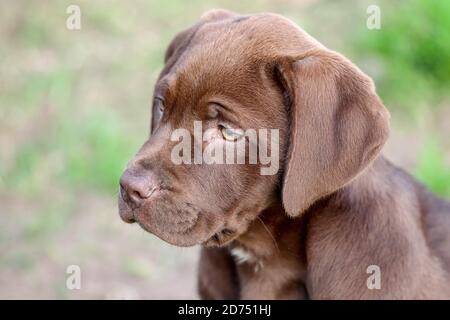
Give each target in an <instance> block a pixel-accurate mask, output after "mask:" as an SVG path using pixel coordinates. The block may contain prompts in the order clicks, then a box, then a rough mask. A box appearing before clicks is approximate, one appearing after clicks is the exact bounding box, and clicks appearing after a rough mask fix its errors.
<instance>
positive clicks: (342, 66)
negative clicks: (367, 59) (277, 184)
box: [277, 49, 389, 216]
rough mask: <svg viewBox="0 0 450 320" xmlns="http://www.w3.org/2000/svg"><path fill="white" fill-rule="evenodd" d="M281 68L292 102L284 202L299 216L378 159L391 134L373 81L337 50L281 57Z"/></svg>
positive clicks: (279, 71) (320, 50) (279, 68)
mask: <svg viewBox="0 0 450 320" xmlns="http://www.w3.org/2000/svg"><path fill="white" fill-rule="evenodd" d="M277 72H278V75H279V76H280V77H281V78H282V79H281V82H282V84H283V86H284V87H285V90H287V94H288V95H289V98H290V100H291V106H290V110H289V112H290V113H291V114H290V121H291V124H290V130H291V132H290V143H289V149H288V154H287V159H286V161H287V162H286V164H285V172H284V177H283V188H282V200H283V205H284V208H285V210H286V212H287V213H288V214H289V215H290V216H297V215H299V214H301V213H302V212H304V211H305V210H307V209H308V208H309V207H310V206H311V205H312V204H313V203H314V202H315V201H317V200H319V199H320V198H322V197H324V196H326V195H329V194H331V193H333V192H334V191H336V190H338V189H340V188H341V187H343V186H344V185H345V184H347V183H348V182H350V181H351V180H352V179H353V178H355V177H356V176H357V175H358V173H360V172H361V171H362V170H363V169H364V168H366V167H367V166H368V165H369V164H370V163H371V162H372V161H373V160H374V158H375V157H376V156H377V155H378V153H379V151H380V149H381V147H382V146H383V144H384V143H385V141H386V139H387V137H388V135H389V113H388V111H387V110H386V109H385V107H384V106H383V104H382V102H381V101H380V99H379V98H378V96H377V95H376V93H375V88H374V85H373V82H372V81H371V79H370V78H369V77H367V76H366V75H365V74H363V73H362V72H361V71H360V70H359V69H358V68H357V67H356V66H354V65H353V64H352V63H351V62H350V61H348V60H347V59H345V58H344V57H343V56H341V55H339V54H337V53H335V52H331V51H325V50H324V49H317V50H313V51H310V52H307V53H305V54H304V55H302V56H300V57H289V58H283V59H281V60H280V61H279V63H278V64H277Z"/></svg>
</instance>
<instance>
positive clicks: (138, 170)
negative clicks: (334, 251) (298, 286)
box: [119, 10, 388, 246]
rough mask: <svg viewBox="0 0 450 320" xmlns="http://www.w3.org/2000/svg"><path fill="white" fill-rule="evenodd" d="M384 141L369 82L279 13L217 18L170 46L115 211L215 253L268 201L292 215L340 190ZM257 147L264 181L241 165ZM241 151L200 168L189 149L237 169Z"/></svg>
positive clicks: (212, 15)
mask: <svg viewBox="0 0 450 320" xmlns="http://www.w3.org/2000/svg"><path fill="white" fill-rule="evenodd" d="M199 124H201V126H199ZM236 128H239V129H241V130H248V129H250V130H254V131H255V132H256V135H257V139H256V140H251V138H252V136H251V135H249V136H247V135H243V134H242V131H237V130H235V129H236ZM179 129H182V130H184V131H182V132H181V133H180V131H177V130H179ZM262 129H264V130H271V129H272V130H275V131H270V133H267V131H265V132H264V134H266V135H264V134H262V135H259V133H261V132H262ZM245 132H247V131H245ZM174 133H175V135H174ZM196 133H197V134H198V133H200V134H201V136H200V137H199V136H198V135H197V137H196ZM387 134H388V114H387V111H386V110H385V109H384V107H383V105H382V104H381V102H380V101H379V99H378V97H377V96H376V94H375V92H374V87H373V84H372V82H371V81H370V79H368V78H367V76H365V75H364V74H363V73H362V72H361V71H360V70H358V69H357V68H356V67H355V66H353V65H352V64H351V63H350V62H349V61H347V60H346V59H345V58H343V57H342V56H340V55H338V54H336V53H334V52H331V51H329V50H327V49H326V48H324V47H323V46H322V45H320V44H319V43H318V42H316V41H315V40H314V39H312V38H311V37H310V36H308V35H307V34H306V33H304V32H303V31H302V30H300V29H299V28H298V27H296V26H295V25H294V24H293V23H291V22H290V21H288V20H286V19H284V18H282V17H279V16H277V15H271V14H261V15H254V16H238V15H235V14H233V13H230V12H228V11H224V10H215V11H212V12H209V13H207V14H205V15H204V16H203V17H202V18H201V20H200V22H199V23H197V24H196V25H194V26H193V27H191V28H189V29H188V30H185V31H183V32H181V33H180V34H178V35H177V36H176V37H175V38H174V40H173V41H172V43H171V44H170V46H169V48H168V49H167V52H166V57H165V66H164V68H163V70H162V72H161V74H160V76H159V79H158V81H157V83H156V86H155V91H154V101H153V112H152V125H151V136H150V138H149V139H148V140H147V141H146V142H145V143H144V145H143V146H142V148H141V149H140V151H139V152H138V153H137V155H136V156H135V157H134V159H132V160H131V161H130V163H129V165H128V167H127V169H126V171H125V172H124V174H123V176H122V178H121V192H120V197H119V212H120V215H121V217H122V219H123V220H125V221H127V222H137V223H139V224H140V225H141V226H142V227H143V228H144V229H145V230H147V231H149V232H152V233H154V234H155V235H157V236H159V237H160V238H161V239H163V240H165V241H167V242H169V243H172V244H175V245H179V246H190V245H194V244H205V245H223V244H226V243H228V242H230V241H231V240H233V239H235V238H236V237H238V236H239V235H241V234H242V233H244V232H245V231H246V230H247V228H248V226H249V224H250V223H251V222H252V221H253V220H254V219H256V218H257V216H258V214H259V213H260V212H261V211H262V210H264V209H266V208H267V207H269V206H270V205H272V204H274V203H276V202H280V201H281V202H282V203H283V205H284V207H285V210H286V212H287V213H288V214H289V215H291V216H298V215H299V214H301V213H302V212H304V211H305V210H306V209H307V208H308V207H309V206H310V205H311V204H312V203H314V202H315V201H316V200H318V199H320V198H321V197H323V196H326V195H328V194H330V193H332V192H334V191H336V190H337V189H339V188H341V187H342V186H344V185H345V184H346V183H348V182H349V181H351V180H352V179H353V178H354V177H355V176H356V175H357V174H358V173H360V172H361V171H362V170H363V169H364V168H365V167H367V165H369V164H370V162H371V161H372V160H373V159H374V158H375V156H376V155H377V154H378V152H379V150H380V148H381V146H382V145H383V144H384V142H385V140H386V138H387ZM187 136H189V138H188V137H187ZM181 137H183V139H188V140H189V139H190V138H191V137H192V140H189V143H188V144H189V146H191V147H190V148H182V149H180V148H179V143H180V138H181ZM272 137H278V139H275V140H272ZM265 138H266V140H264V139H265ZM263 140H264V141H265V143H264V146H265V148H266V149H267V153H268V154H271V156H274V154H275V156H276V157H279V158H278V159H279V163H280V170H275V172H272V173H271V174H261V173H262V169H263V167H265V166H266V165H267V163H262V161H261V158H260V157H257V161H256V162H254V161H253V162H252V161H251V159H250V157H251V155H250V152H251V150H252V146H254V142H255V141H257V145H256V146H255V148H254V149H253V151H254V150H257V151H260V150H261V149H264V148H262V145H261V144H260V142H261V141H263ZM267 140H269V141H270V142H268V141H267ZM239 143H241V146H242V145H244V146H245V148H244V150H246V152H244V155H243V157H244V159H245V161H244V163H243V164H242V163H239V161H230V163H223V164H218V163H214V162H213V163H205V162H206V161H205V159H202V158H200V159H199V158H198V152H196V151H198V150H201V151H200V155H203V154H204V153H203V152H205V150H206V149H208V148H210V147H211V146H214V150H224V152H225V154H227V153H228V150H234V151H235V153H236V156H235V157H234V160H236V159H237V154H239V151H238V144H239ZM227 148H228V149H227ZM174 155H175V156H177V157H178V158H177V159H179V158H181V159H182V160H183V161H181V162H180V161H178V160H174ZM227 155H228V154H227ZM257 155H258V156H260V155H261V153H260V152H257ZM200 157H201V156H200ZM274 159H275V158H274ZM231 163H235V164H231Z"/></svg>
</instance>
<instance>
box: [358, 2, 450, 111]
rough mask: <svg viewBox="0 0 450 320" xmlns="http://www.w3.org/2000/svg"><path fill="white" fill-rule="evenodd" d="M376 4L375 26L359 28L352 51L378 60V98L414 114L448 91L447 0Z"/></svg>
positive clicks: (449, 30)
mask: <svg viewBox="0 0 450 320" xmlns="http://www.w3.org/2000/svg"><path fill="white" fill-rule="evenodd" d="M381 9H382V10H381V12H382V20H381V22H382V24H381V29H380V30H377V31H373V30H367V29H366V30H364V29H359V30H358V32H357V33H358V35H357V41H356V46H355V50H356V52H358V53H359V54H360V55H366V56H367V55H368V56H372V57H375V59H376V60H377V61H378V62H379V63H380V64H381V70H382V72H381V75H380V77H379V79H377V80H378V81H377V87H378V91H379V93H380V94H381V96H382V97H383V98H384V100H385V101H386V102H387V103H389V105H390V106H391V107H393V108H396V107H398V108H402V109H403V111H404V112H405V113H406V114H412V115H414V116H416V117H420V116H421V113H422V112H424V111H425V112H426V109H427V108H430V107H431V108H432V107H433V106H434V105H438V104H439V102H440V101H441V100H442V99H443V98H447V97H448V96H449V90H448V88H449V87H450V1H441V0H412V1H403V2H401V1H395V2H386V1H384V2H382V5H381ZM424 109H425V110H424Z"/></svg>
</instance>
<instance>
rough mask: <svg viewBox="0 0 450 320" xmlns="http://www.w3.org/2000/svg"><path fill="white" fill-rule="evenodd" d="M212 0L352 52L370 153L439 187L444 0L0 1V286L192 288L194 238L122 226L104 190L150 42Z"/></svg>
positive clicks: (124, 290) (169, 294)
mask: <svg viewBox="0 0 450 320" xmlns="http://www.w3.org/2000/svg"><path fill="white" fill-rule="evenodd" d="M71 4H77V5H79V6H80V8H81V18H82V25H81V30H68V29H67V28H66V19H67V17H68V14H67V13H66V9H67V7H68V6H69V5H71ZM371 4H375V5H378V6H379V7H380V9H381V29H380V30H369V29H368V28H367V27H366V20H367V17H368V14H367V12H366V9H367V7H368V5H371ZM217 7H222V8H227V9H230V10H234V11H237V12H240V13H252V12H262V11H271V12H277V13H280V14H283V15H285V16H287V17H289V18H291V19H292V20H294V21H295V22H296V23H298V24H299V25H300V26H301V27H303V28H304V29H305V30H306V31H307V32H309V33H310V34H311V35H313V36H314V37H316V38H317V39H318V40H319V41H321V42H322V43H323V44H325V45H326V46H327V47H329V48H331V49H334V50H336V51H339V52H341V53H343V54H344V55H346V56H347V57H348V58H350V59H351V60H352V61H354V62H355V63H356V64H357V65H359V66H360V68H361V69H363V70H364V71H365V72H366V73H368V74H369V75H370V76H372V77H373V78H374V80H375V83H376V85H377V88H378V93H379V95H380V97H381V98H382V99H383V100H384V102H385V105H386V106H387V107H388V109H389V110H390V111H391V113H392V127H393V132H392V136H391V139H390V141H389V143H388V145H387V146H386V148H385V153H386V155H387V156H388V157H389V158H390V159H392V160H393V161H394V162H396V163H397V164H399V165H401V166H403V167H405V168H406V169H408V170H409V171H410V172H412V173H413V174H414V175H415V176H416V177H417V178H418V179H420V180H421V181H423V182H424V183H425V184H426V185H427V186H428V187H429V188H431V189H432V190H433V191H435V192H437V193H439V194H440V195H442V196H444V197H450V165H449V164H450V151H449V150H450V139H449V137H450V89H449V88H450V1H446V0H408V1H374V0H372V1H319V0H299V1H294V0H279V1H277V0H253V1H239V2H238V1H231V0H229V1H226V0H214V1H199V0H195V1H181V0H170V1H162V0H160V1H156V0H150V1H148V0H147V1H144V0H141V1H138V0H133V1H118V0H117V1H106V0H95V1H80V0H79V1H66V0H61V1H60V0H58V1H56V0H54V1H37V0H35V1H7V0H0V38H1V42H0V58H1V62H0V66H1V68H0V298H61V299H65V298H100V299H103V298H113V299H115V298H161V299H164V298H168V299H172V298H196V293H195V273H196V269H195V263H196V259H197V250H198V249H196V248H192V249H181V248H175V247H172V246H169V245H167V244H165V243H163V242H162V241H160V240H159V239H156V238H154V237H153V236H151V235H149V234H146V233H145V232H144V231H142V230H140V229H139V228H138V227H136V226H129V225H125V224H124V223H122V222H121V221H120V219H119V217H118V214H117V209H116V198H117V189H118V188H117V186H118V178H119V176H120V174H121V171H122V169H123V168H124V166H125V164H126V162H127V160H128V159H130V157H131V156H132V155H133V154H134V153H135V152H136V151H137V149H138V147H139V146H140V145H141V143H142V142H143V141H144V140H145V138H146V137H147V135H148V128H149V123H150V101H151V96H152V88H153V84H154V81H155V79H156V77H157V75H158V72H159V71H160V69H161V67H162V62H163V54H164V51H165V48H166V46H167V45H168V43H169V41H170V39H171V38H172V37H173V36H174V35H175V34H176V33H177V32H178V31H180V30H182V29H183V28H186V27H187V26H189V25H191V24H193V23H194V22H195V21H196V20H197V19H198V18H199V17H200V15H201V14H202V13H203V12H204V11H206V10H208V9H211V8H217ZM71 264H76V265H79V266H80V267H81V270H82V289H81V290H74V291H70V290H67V289H66V286H65V281H66V276H67V275H66V273H65V271H66V267H67V266H68V265H71Z"/></svg>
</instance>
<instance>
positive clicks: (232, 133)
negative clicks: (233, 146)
mask: <svg viewBox="0 0 450 320" xmlns="http://www.w3.org/2000/svg"><path fill="white" fill-rule="evenodd" d="M221 132H222V136H223V138H224V139H225V140H228V141H236V140H238V139H240V138H242V137H243V136H244V132H243V131H242V130H241V129H231V128H226V127H222V128H221Z"/></svg>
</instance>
